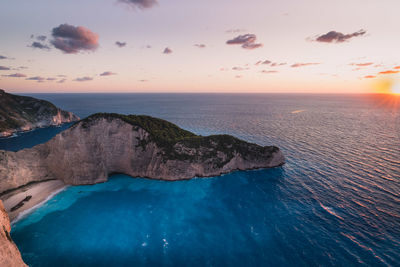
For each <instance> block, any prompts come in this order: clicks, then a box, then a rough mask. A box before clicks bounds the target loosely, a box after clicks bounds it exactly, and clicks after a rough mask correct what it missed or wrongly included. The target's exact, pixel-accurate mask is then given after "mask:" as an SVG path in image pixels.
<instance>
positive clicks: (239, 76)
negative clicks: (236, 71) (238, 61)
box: [235, 75, 243, 79]
mask: <svg viewBox="0 0 400 267" xmlns="http://www.w3.org/2000/svg"><path fill="white" fill-rule="evenodd" d="M242 77H243V76H242V75H236V76H235V78H237V79H239V78H242Z"/></svg>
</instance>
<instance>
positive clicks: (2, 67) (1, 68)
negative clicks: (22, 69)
mask: <svg viewBox="0 0 400 267" xmlns="http://www.w3.org/2000/svg"><path fill="white" fill-rule="evenodd" d="M0 70H10V68H8V67H4V66H0Z"/></svg>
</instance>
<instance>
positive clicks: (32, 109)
mask: <svg viewBox="0 0 400 267" xmlns="http://www.w3.org/2000/svg"><path fill="white" fill-rule="evenodd" d="M77 120H79V118H78V117H77V116H76V115H74V114H72V113H71V112H67V111H64V110H61V109H59V108H57V107H56V106H54V105H53V104H52V103H50V102H48V101H44V100H39V99H36V98H33V97H27V96H19V95H13V94H8V93H6V92H5V91H4V90H1V89H0V137H6V136H11V135H12V134H14V133H15V132H19V131H29V130H32V129H35V128H39V127H47V126H51V125H60V124H62V123H66V122H72V121H77Z"/></svg>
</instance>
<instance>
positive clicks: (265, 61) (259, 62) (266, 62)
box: [254, 60, 272, 66]
mask: <svg viewBox="0 0 400 267" xmlns="http://www.w3.org/2000/svg"><path fill="white" fill-rule="evenodd" d="M271 63H272V61H269V60H264V61H262V60H259V61H257V62H256V63H255V64H254V65H256V66H258V65H260V64H264V65H268V64H271Z"/></svg>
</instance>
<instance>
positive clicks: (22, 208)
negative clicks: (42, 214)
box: [0, 180, 67, 224]
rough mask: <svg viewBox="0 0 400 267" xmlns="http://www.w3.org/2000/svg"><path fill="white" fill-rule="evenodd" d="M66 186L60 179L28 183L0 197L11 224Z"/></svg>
mask: <svg viewBox="0 0 400 267" xmlns="http://www.w3.org/2000/svg"><path fill="white" fill-rule="evenodd" d="M66 187H67V186H66V185H65V184H64V183H63V182H62V181H60V180H49V181H43V182H38V183H34V184H28V185H25V186H22V187H20V188H18V189H16V190H13V191H11V192H8V193H6V194H4V195H2V196H1V197H0V199H1V200H2V201H3V204H4V208H5V210H6V211H7V213H8V216H9V217H10V221H11V224H13V223H15V222H16V221H18V220H20V219H22V218H23V217H24V216H25V215H27V214H29V213H30V212H31V211H33V210H34V209H36V208H38V207H39V206H41V205H42V204H44V203H45V202H47V201H48V200H49V199H50V198H52V197H53V196H55V195H56V194H58V193H59V192H61V191H63V190H64V189H65V188H66Z"/></svg>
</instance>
